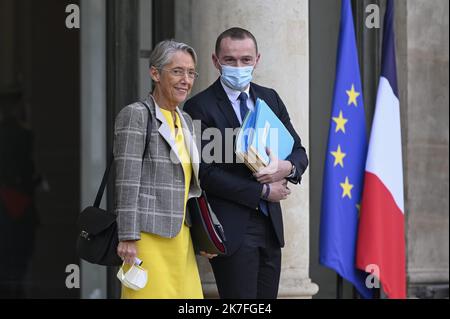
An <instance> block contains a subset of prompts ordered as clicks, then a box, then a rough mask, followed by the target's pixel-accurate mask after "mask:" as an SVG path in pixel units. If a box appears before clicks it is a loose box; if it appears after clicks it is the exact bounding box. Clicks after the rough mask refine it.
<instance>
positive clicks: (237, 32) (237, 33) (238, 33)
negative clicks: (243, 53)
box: [216, 27, 258, 56]
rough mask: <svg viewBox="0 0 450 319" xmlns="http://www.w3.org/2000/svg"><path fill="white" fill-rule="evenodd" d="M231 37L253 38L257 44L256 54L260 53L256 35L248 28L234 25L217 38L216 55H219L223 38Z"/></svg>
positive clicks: (238, 38) (234, 38)
mask: <svg viewBox="0 0 450 319" xmlns="http://www.w3.org/2000/svg"><path fill="white" fill-rule="evenodd" d="M225 38H231V39H233V40H243V39H252V40H253V43H254V44H255V49H256V54H258V44H257V43H256V38H255V36H254V35H253V34H252V33H251V32H250V31H248V30H245V29H242V28H238V27H234V28H230V29H228V30H225V31H224V32H222V33H221V34H220V35H219V37H218V38H217V40H216V55H217V56H219V51H220V44H221V42H222V40H223V39H225Z"/></svg>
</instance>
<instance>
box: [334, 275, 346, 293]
mask: <svg viewBox="0 0 450 319" xmlns="http://www.w3.org/2000/svg"><path fill="white" fill-rule="evenodd" d="M336 276H337V277H336V298H337V299H342V296H343V294H344V285H343V282H342V277H341V276H340V275H339V274H336Z"/></svg>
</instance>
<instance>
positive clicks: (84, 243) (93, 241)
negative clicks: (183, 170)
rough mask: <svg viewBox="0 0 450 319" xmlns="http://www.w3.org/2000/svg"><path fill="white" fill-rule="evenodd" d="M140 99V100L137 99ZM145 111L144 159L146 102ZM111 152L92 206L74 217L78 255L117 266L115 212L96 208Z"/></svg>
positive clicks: (112, 155) (100, 199) (147, 136)
mask: <svg viewBox="0 0 450 319" xmlns="http://www.w3.org/2000/svg"><path fill="white" fill-rule="evenodd" d="M141 103H142V102H141ZM142 104H143V105H144V106H145V107H146V108H147V111H148V120H147V134H146V137H145V147H144V153H143V154H142V160H144V156H145V153H146V151H147V147H148V144H149V142H150V134H151V125H152V123H151V116H152V115H151V112H150V109H149V107H148V105H147V104H145V103H142ZM113 162H114V154H113V153H112V152H111V155H110V157H109V160H108V165H107V167H106V170H105V173H104V175H103V179H102V183H101V184H100V188H99V189H98V192H97V196H96V198H95V202H94V206H89V207H87V208H85V209H84V210H83V211H82V212H81V213H80V215H79V217H78V235H79V236H78V240H77V251H78V255H79V257H80V258H82V259H84V260H86V261H88V262H90V263H93V264H98V265H104V266H120V265H122V263H123V261H122V259H121V258H120V257H119V256H118V255H117V246H118V245H119V237H118V234H117V221H116V218H117V215H116V214H114V213H113V212H109V211H106V210H104V209H101V208H100V202H101V201H102V197H103V193H104V191H105V187H106V184H107V182H108V178H109V173H110V170H111V166H112V164H113Z"/></svg>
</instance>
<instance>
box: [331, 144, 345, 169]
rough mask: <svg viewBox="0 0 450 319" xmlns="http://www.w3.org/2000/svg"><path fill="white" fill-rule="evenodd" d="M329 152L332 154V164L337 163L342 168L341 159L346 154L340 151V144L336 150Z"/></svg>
mask: <svg viewBox="0 0 450 319" xmlns="http://www.w3.org/2000/svg"><path fill="white" fill-rule="evenodd" d="M330 153H331V155H333V156H334V166H336V165H337V164H339V165H341V167H342V168H343V167H344V161H343V159H344V157H345V156H346V155H347V154H346V153H342V152H341V145H338V148H337V150H336V152H330Z"/></svg>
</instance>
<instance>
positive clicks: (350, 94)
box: [345, 84, 360, 106]
mask: <svg viewBox="0 0 450 319" xmlns="http://www.w3.org/2000/svg"><path fill="white" fill-rule="evenodd" d="M345 92H347V95H348V105H350V104H352V103H353V104H354V105H355V106H358V103H357V102H356V98H357V97H358V96H359V95H360V93H359V92H356V91H355V86H354V85H353V84H352V88H351V90H350V91H347V90H346V91H345Z"/></svg>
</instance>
